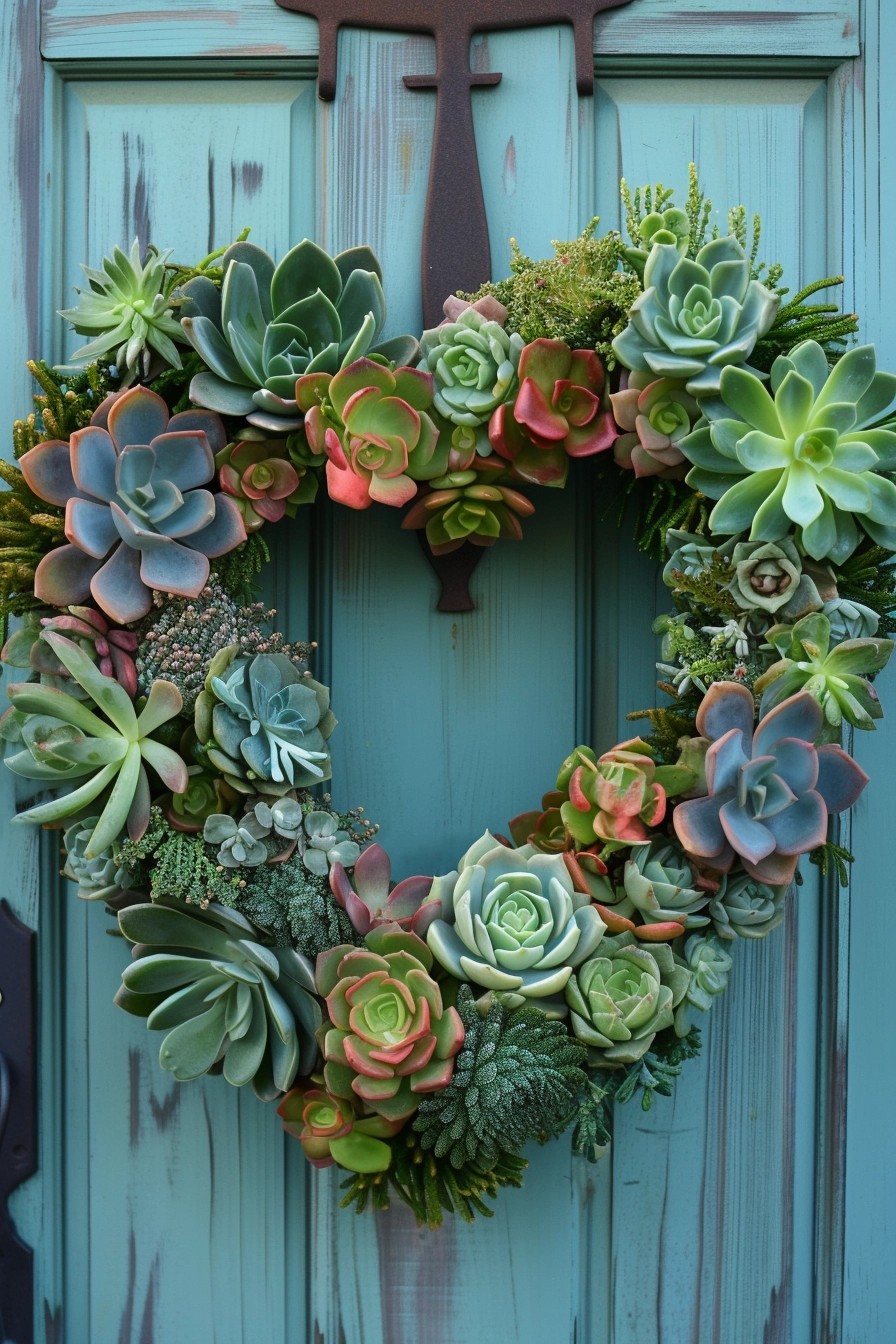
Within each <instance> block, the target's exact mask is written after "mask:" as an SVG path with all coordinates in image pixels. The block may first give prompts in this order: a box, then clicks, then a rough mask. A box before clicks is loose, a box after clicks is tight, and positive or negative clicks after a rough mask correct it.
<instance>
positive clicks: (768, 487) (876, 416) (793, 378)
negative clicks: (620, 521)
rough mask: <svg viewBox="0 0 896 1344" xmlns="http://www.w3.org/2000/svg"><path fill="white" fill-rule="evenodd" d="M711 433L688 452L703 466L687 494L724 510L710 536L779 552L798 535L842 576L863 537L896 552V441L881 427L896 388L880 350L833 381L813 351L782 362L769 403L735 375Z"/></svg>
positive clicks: (847, 359)
mask: <svg viewBox="0 0 896 1344" xmlns="http://www.w3.org/2000/svg"><path fill="white" fill-rule="evenodd" d="M719 390H720V400H719V401H718V402H715V403H712V404H710V405H708V406H707V407H706V414H707V416H708V420H709V423H708V424H707V425H706V426H705V427H703V428H701V429H696V430H695V431H694V432H693V434H689V435H688V436H687V438H685V439H682V440H681V444H680V447H681V450H682V452H683V453H684V454H685V456H686V457H687V458H688V459H689V460H690V461H691V462H693V463H694V466H693V469H692V470H691V471H690V472H689V473H688V477H687V480H688V484H689V485H691V486H692V487H693V488H694V489H695V490H700V491H702V492H703V494H705V495H708V496H709V497H710V499H715V500H718V503H717V504H716V506H715V508H714V509H713V511H712V514H711V515H710V520H709V521H710V526H711V528H712V529H713V531H714V532H718V533H724V534H727V533H740V532H745V531H747V530H748V529H749V536H750V540H751V541H777V540H778V539H779V538H780V537H783V536H785V535H786V534H787V533H788V532H789V531H790V530H791V529H792V527H793V525H794V524H795V525H796V527H797V528H798V529H799V531H798V534H797V537H798V543H799V546H800V548H801V550H802V551H803V552H804V553H805V554H807V555H810V556H812V557H813V558H814V559H816V560H825V559H826V560H830V561H832V562H833V563H835V564H840V563H842V562H843V561H845V560H846V559H848V557H849V556H850V555H852V553H853V551H854V550H855V549H856V547H857V546H858V544H859V540H860V537H861V531H865V532H866V533H867V534H868V535H869V536H870V537H871V538H872V540H873V541H876V542H877V543H878V544H879V545H880V546H884V547H886V549H887V550H889V551H894V550H896V485H894V484H893V482H892V481H891V480H889V479H888V477H887V476H886V475H885V474H881V473H886V472H890V471H893V470H894V469H896V432H894V430H893V429H892V428H887V427H881V424H882V421H884V419H885V417H886V416H887V415H888V414H890V413H891V412H892V410H893V407H894V403H896V377H894V375H892V374H889V373H879V372H878V371H877V365H876V360H875V354H874V347H873V346H870V345H863V346H857V347H856V348H855V349H853V350H850V351H849V352H848V353H847V354H845V355H844V356H843V358H842V359H841V360H840V362H839V363H838V364H837V365H836V366H835V367H834V368H833V369H831V368H830V367H829V365H828V361H827V358H826V356H825V353H824V350H823V349H822V348H821V346H820V345H818V344H817V342H815V341H804V342H803V343H802V344H801V345H798V346H796V347H795V349H793V350H791V352H790V354H789V355H781V356H779V358H778V359H776V360H775V362H774V364H773V366H772V373H771V392H769V390H768V389H767V388H766V387H764V385H763V384H762V383H761V382H760V380H759V379H758V378H755V377H752V376H751V375H750V374H749V373H747V372H745V371H744V370H743V369H734V368H732V369H725V370H724V372H723V373H722V377H721V382H720V389H719Z"/></svg>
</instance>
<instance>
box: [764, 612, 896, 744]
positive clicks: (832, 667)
mask: <svg viewBox="0 0 896 1344" xmlns="http://www.w3.org/2000/svg"><path fill="white" fill-rule="evenodd" d="M767 638H768V640H769V643H770V644H771V645H772V647H773V648H774V649H776V650H777V652H778V653H779V654H780V658H779V660H778V662H776V663H774V664H773V665H772V666H771V667H770V668H769V669H768V671H767V672H764V673H763V675H762V676H761V677H760V678H759V679H758V681H757V682H756V684H755V686H754V690H755V691H756V693H757V694H758V695H761V696H762V705H761V713H762V714H768V712H769V711H770V710H772V709H774V708H775V706H776V705H780V704H781V702H782V701H783V700H786V699H787V698H788V696H791V695H796V694H797V693H798V692H800V691H808V692H809V694H810V695H811V696H813V698H814V699H816V700H817V701H818V703H819V704H820V705H821V707H822V709H823V710H824V719H825V722H824V727H823V729H822V735H821V738H820V740H821V741H823V742H836V741H839V739H840V730H841V726H842V723H843V720H844V719H845V720H846V722H847V723H851V724H852V726H853V727H854V728H866V729H869V728H873V727H874V721H875V720H876V719H879V718H881V717H882V715H883V710H882V709H881V707H880V699H879V697H878V694H877V692H876V691H875V689H874V687H873V686H872V685H871V683H870V682H869V681H867V680H866V678H867V677H870V676H874V675H875V674H876V673H877V672H880V671H882V670H883V668H884V667H886V665H887V662H888V661H889V658H890V654H891V653H892V652H893V648H894V645H893V641H892V640H891V639H848V640H845V641H844V642H843V643H842V644H836V645H835V646H834V647H833V648H831V623H830V621H829V620H828V618H827V617H826V616H825V615H824V614H823V613H822V612H815V613H814V614H812V615H810V616H804V617H803V619H802V620H800V621H797V623H796V625H794V626H783V625H781V626H774V627H773V628H772V629H771V630H770V631H769V632H768V636H767Z"/></svg>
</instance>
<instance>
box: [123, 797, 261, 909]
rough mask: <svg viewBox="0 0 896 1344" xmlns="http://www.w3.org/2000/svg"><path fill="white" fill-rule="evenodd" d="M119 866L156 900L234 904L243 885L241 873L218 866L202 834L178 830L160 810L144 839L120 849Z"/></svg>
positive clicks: (152, 813) (156, 809)
mask: <svg viewBox="0 0 896 1344" xmlns="http://www.w3.org/2000/svg"><path fill="white" fill-rule="evenodd" d="M119 863H120V864H121V866H122V868H124V869H125V871H126V872H127V873H129V874H130V876H131V878H132V879H133V883H134V886H136V887H142V888H144V889H145V890H148V891H149V894H150V896H151V897H152V899H153V900H158V899H159V898H160V897H165V898H167V899H170V900H174V901H183V902H184V903H185V904H186V905H191V904H195V903H196V902H197V900H198V901H200V902H201V903H202V904H207V903H208V902H209V901H218V902H219V903H220V904H221V905H235V904H236V900H237V897H238V895H239V892H240V887H241V885H242V882H243V874H242V872H241V871H240V870H234V869H232V868H222V867H221V866H220V864H218V863H216V861H215V858H214V851H213V850H212V849H211V848H210V846H208V845H207V844H206V843H205V841H204V840H203V839H202V836H201V835H198V834H191V833H189V832H185V831H176V830H175V829H174V827H173V826H172V825H170V823H169V822H168V821H167V819H166V818H165V817H164V816H163V814H162V812H161V810H160V809H159V808H157V807H154V808H153V809H152V812H151V814H150V823H149V826H148V828H147V830H146V832H145V834H144V835H143V836H142V837H141V839H139V840H126V841H125V842H124V844H123V845H122V846H121V852H120V854H119ZM203 893H204V900H202V894H203Z"/></svg>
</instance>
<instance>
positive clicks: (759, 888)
mask: <svg viewBox="0 0 896 1344" xmlns="http://www.w3.org/2000/svg"><path fill="white" fill-rule="evenodd" d="M786 895H787V887H772V886H769V885H768V883H766V882H760V881H758V879H757V878H755V877H750V875H749V873H726V874H723V875H722V878H721V881H720V884H719V889H718V891H717V892H716V893H715V895H714V896H713V898H712V900H711V901H710V903H709V907H708V909H709V913H710V915H711V916H712V922H713V928H714V929H715V932H716V935H717V937H719V938H724V939H726V940H727V941H729V942H730V941H731V940H732V939H733V938H764V937H765V936H766V934H769V933H771V931H772V929H776V928H777V927H778V925H779V924H780V923H781V922H782V920H783V919H784V898H785V897H786Z"/></svg>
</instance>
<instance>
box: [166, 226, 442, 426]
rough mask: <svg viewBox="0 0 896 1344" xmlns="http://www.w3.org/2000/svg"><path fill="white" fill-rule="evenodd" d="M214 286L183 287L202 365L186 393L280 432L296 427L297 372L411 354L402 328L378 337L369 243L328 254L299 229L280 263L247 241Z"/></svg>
mask: <svg viewBox="0 0 896 1344" xmlns="http://www.w3.org/2000/svg"><path fill="white" fill-rule="evenodd" d="M221 267H222V270H223V272H224V283H223V286H222V287H221V289H220V290H219V289H218V288H217V286H216V285H215V284H213V282H212V281H211V280H209V279H208V278H207V277H206V276H199V277H198V278H197V279H195V280H190V281H189V282H188V283H187V284H186V285H185V286H184V288H183V298H184V305H183V307H182V309H181V312H182V314H183V318H182V323H181V325H182V327H183V332H184V335H185V337H186V339H187V340H188V341H189V342H190V344H191V345H192V346H193V348H194V349H195V350H196V351H197V353H198V354H199V355H200V356H201V357H202V359H204V360H205V363H206V364H207V365H208V372H205V373H199V374H197V375H196V377H195V378H194V379H193V381H192V382H191V384H190V399H191V401H193V402H195V403H196V405H197V406H207V407H209V408H210V409H213V410H218V411H220V412H221V413H222V414H224V415H234V416H242V417H244V418H245V419H246V420H247V421H248V423H249V424H250V425H254V426H256V427H257V428H260V429H264V430H268V431H270V432H273V433H275V434H276V433H281V434H286V433H287V432H289V431H290V430H294V429H296V428H298V427H299V426H300V425H301V423H302V415H301V412H300V411H299V410H298V407H297V406H296V400H295V396H296V379H297V378H300V377H301V376H302V375H303V374H309V373H337V372H338V371H339V369H342V368H344V367H345V366H346V365H347V364H351V362H352V360H355V359H358V358H359V357H360V356H361V355H368V354H372V355H376V356H378V357H379V358H380V359H381V360H382V361H383V362H384V363H385V362H388V361H390V360H395V361H396V362H397V363H400V364H407V363H410V362H412V361H413V359H414V357H415V354H416V351H417V343H416V341H414V340H413V339H412V338H411V337H409V336H400V337H396V338H395V339H394V340H392V341H386V342H383V341H380V335H381V332H382V329H383V325H384V323H385V319H386V300H385V297H384V295H383V287H382V283H381V282H382V271H381V270H380V265H379V262H378V261H377V259H376V257H375V256H374V255H373V253H372V252H371V251H370V249H369V248H367V247H355V248H351V249H349V250H348V251H346V252H340V253H339V255H338V256H336V257H331V256H330V255H329V253H327V252H325V251H324V250H323V248H320V247H318V246H317V245H316V244H315V243H312V242H309V240H308V239H307V238H306V239H305V240H304V241H303V242H301V243H299V244H298V246H296V247H294V248H293V249H292V250H291V251H290V252H288V253H287V254H286V256H285V257H284V258H283V260H282V261H281V262H280V263H279V265H275V264H274V261H273V259H272V258H271V257H270V256H269V255H268V253H267V252H265V251H263V250H262V248H260V247H256V246H255V244H254V243H246V242H239V243H234V244H233V246H232V247H229V248H228V249H227V251H226V252H225V253H224V256H223V257H222V258H221Z"/></svg>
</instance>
